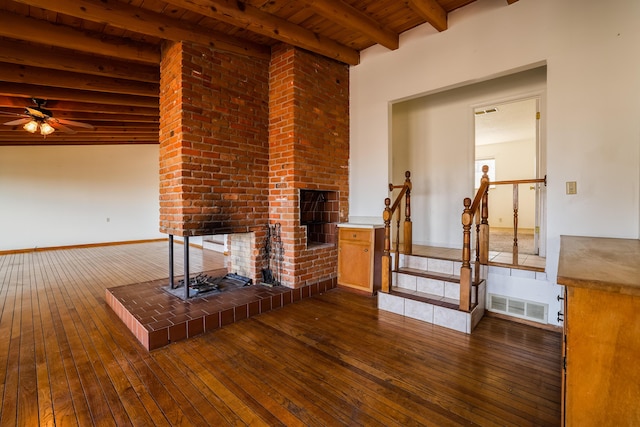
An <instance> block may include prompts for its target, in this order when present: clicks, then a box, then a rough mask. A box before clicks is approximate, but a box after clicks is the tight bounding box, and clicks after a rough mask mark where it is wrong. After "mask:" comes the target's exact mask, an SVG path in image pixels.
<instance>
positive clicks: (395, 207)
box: [381, 171, 413, 293]
mask: <svg viewBox="0 0 640 427" xmlns="http://www.w3.org/2000/svg"><path fill="white" fill-rule="evenodd" d="M404 176H405V180H404V183H403V184H402V185H393V184H389V192H393V190H395V189H398V188H399V189H400V193H398V195H397V196H396V199H395V200H394V202H393V204H391V199H390V198H389V197H387V198H386V199H384V205H385V207H384V211H383V212H382V219H383V220H384V252H383V254H382V278H381V279H382V284H381V291H382V292H385V293H389V290H390V289H391V286H392V279H391V277H392V275H391V220H392V219H393V214H394V213H396V239H395V244H394V253H395V263H394V264H395V270H397V269H398V267H399V263H400V228H401V227H400V225H401V224H400V211H401V210H400V206H401V204H402V199H403V198H404V200H405V219H404V227H403V230H404V242H403V253H404V254H407V255H411V253H412V252H413V247H412V246H413V243H412V242H413V229H412V224H411V172H409V171H406V172H405V173H404Z"/></svg>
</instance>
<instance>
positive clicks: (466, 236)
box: [460, 197, 473, 311]
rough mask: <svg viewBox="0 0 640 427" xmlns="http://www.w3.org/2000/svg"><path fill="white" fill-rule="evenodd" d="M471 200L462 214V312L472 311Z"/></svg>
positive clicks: (466, 200)
mask: <svg viewBox="0 0 640 427" xmlns="http://www.w3.org/2000/svg"><path fill="white" fill-rule="evenodd" d="M472 223H473V214H472V213H471V199H470V198H468V197H467V198H465V199H464V211H463V212H462V236H463V239H462V267H460V310H461V311H470V310H471V262H470V261H471V224H472Z"/></svg>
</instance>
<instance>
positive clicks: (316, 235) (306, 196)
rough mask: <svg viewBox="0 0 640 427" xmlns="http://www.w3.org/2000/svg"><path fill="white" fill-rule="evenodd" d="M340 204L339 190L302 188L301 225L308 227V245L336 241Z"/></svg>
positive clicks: (333, 242)
mask: <svg viewBox="0 0 640 427" xmlns="http://www.w3.org/2000/svg"><path fill="white" fill-rule="evenodd" d="M338 204H339V203H338V192H337V191H324V190H300V225H302V226H305V227H306V228H307V245H317V244H327V243H331V244H335V243H336V226H337V224H338V220H339V213H340V208H339V206H338Z"/></svg>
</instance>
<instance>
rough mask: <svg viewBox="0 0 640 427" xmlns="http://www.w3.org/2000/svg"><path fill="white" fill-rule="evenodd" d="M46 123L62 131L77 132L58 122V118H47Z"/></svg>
mask: <svg viewBox="0 0 640 427" xmlns="http://www.w3.org/2000/svg"><path fill="white" fill-rule="evenodd" d="M47 123H49V124H50V125H51V127H53V128H54V129H55V130H61V131H62V132H65V133H77V132H76V131H75V130H73V129H71V128H68V127H66V126H65V125H63V124H60V123H59V122H58V120H55V119H49V120H47Z"/></svg>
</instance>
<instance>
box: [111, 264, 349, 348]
mask: <svg viewBox="0 0 640 427" xmlns="http://www.w3.org/2000/svg"><path fill="white" fill-rule="evenodd" d="M207 274H209V275H210V276H213V277H216V276H220V275H224V274H226V269H222V270H216V271H210V272H207ZM168 283H169V280H168V279H161V280H154V281H150V282H144V283H135V284H131V285H124V286H118V287H114V288H109V289H107V290H106V295H105V297H106V300H107V304H108V305H109V306H110V307H111V308H112V309H113V311H114V312H115V313H116V314H117V316H118V317H119V318H120V319H121V320H122V321H123V322H124V324H125V325H126V326H127V328H129V330H130V331H131V332H132V333H133V334H134V335H135V337H136V338H137V339H138V341H140V343H141V344H142V345H143V346H144V347H145V348H146V349H147V350H155V349H157V348H160V347H163V346H165V345H167V344H170V343H172V342H175V341H181V340H184V339H187V338H191V337H194V336H196V335H200V334H202V333H204V332H207V331H211V330H215V329H219V328H221V327H223V326H226V325H229V324H231V323H234V322H238V321H240V320H244V319H247V318H249V317H252V316H255V315H258V314H260V313H265V312H267V311H271V310H275V309H278V308H280V307H283V306H285V305H287V304H290V303H293V302H296V301H299V300H301V299H303V298H308V297H310V296H313V295H316V294H320V293H323V292H326V291H327V290H329V289H333V288H335V287H336V280H335V279H333V280H325V281H322V282H318V283H314V284H312V285H309V286H304V287H301V288H296V289H290V288H287V287H284V286H277V287H273V288H270V287H266V286H262V285H252V286H245V287H239V288H236V289H232V290H229V291H225V292H221V293H211V294H209V295H205V296H201V297H194V298H190V299H189V300H188V301H184V300H182V299H180V298H178V297H176V296H174V295H171V294H170V293H168V292H166V291H165V290H163V288H164V287H167V285H168Z"/></svg>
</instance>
